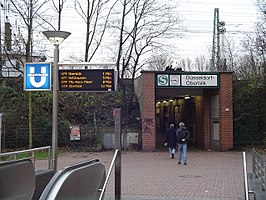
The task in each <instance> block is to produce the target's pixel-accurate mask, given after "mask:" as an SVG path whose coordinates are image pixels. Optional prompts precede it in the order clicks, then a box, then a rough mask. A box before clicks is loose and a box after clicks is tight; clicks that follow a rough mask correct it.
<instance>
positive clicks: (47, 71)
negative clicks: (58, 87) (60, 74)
mask: <svg viewBox="0 0 266 200" xmlns="http://www.w3.org/2000/svg"><path fill="white" fill-rule="evenodd" d="M51 76H52V75H51V63H26V64H25V68H24V89H25V90H26V91H47V90H51Z"/></svg>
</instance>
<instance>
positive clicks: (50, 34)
mask: <svg viewBox="0 0 266 200" xmlns="http://www.w3.org/2000/svg"><path fill="white" fill-rule="evenodd" d="M42 33H43V34H44V35H45V37H47V39H48V40H50V42H51V43H52V44H53V45H54V65H53V111H52V112H53V113H52V167H53V169H54V173H56V171H57V144H58V62H59V45H60V44H61V43H62V42H63V41H64V40H65V39H66V38H67V37H68V36H69V35H70V34H71V33H69V32H66V31H43V32H42Z"/></svg>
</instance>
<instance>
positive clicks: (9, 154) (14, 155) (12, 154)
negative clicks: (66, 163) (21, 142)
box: [0, 146, 52, 169]
mask: <svg viewBox="0 0 266 200" xmlns="http://www.w3.org/2000/svg"><path fill="white" fill-rule="evenodd" d="M45 150H46V151H48V158H47V161H48V169H52V166H51V165H52V162H51V146H44V147H39V148H33V149H27V150H21V151H13V152H7V153H0V160H2V158H4V157H11V159H12V160H19V159H18V156H19V155H21V154H27V153H28V154H29V156H26V157H23V159H25V158H28V159H31V160H32V162H33V165H34V166H35V160H36V154H35V153H36V152H39V151H45Z"/></svg>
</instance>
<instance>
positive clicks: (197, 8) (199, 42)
mask: <svg viewBox="0 0 266 200" xmlns="http://www.w3.org/2000/svg"><path fill="white" fill-rule="evenodd" d="M255 3H256V0H180V6H179V8H178V12H179V13H180V14H181V16H182V18H183V19H184V23H185V25H186V27H187V32H186V36H185V37H184V38H183V39H181V40H178V41H176V42H177V44H178V47H179V55H180V57H190V58H194V57H196V56H198V55H202V54H204V55H207V56H209V55H210V49H211V48H212V40H213V21H214V9H215V8H219V17H220V21H224V22H225V28H226V33H225V37H228V38H234V39H235V40H237V41H239V40H240V39H241V38H242V37H243V35H244V34H245V33H250V32H252V31H253V30H254V23H255V22H256V18H257V12H256V10H257V8H256V6H255ZM208 58H209V57H208Z"/></svg>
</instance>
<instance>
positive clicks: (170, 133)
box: [164, 124, 176, 159]
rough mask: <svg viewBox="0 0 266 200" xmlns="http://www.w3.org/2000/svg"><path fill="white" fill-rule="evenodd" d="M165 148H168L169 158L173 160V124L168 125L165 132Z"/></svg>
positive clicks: (174, 132)
mask: <svg viewBox="0 0 266 200" xmlns="http://www.w3.org/2000/svg"><path fill="white" fill-rule="evenodd" d="M164 145H165V146H167V145H168V147H169V156H170V158H171V159H174V158H175V148H176V129H175V125H174V124H170V128H168V129H167V131H166V137H165V143H164Z"/></svg>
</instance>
